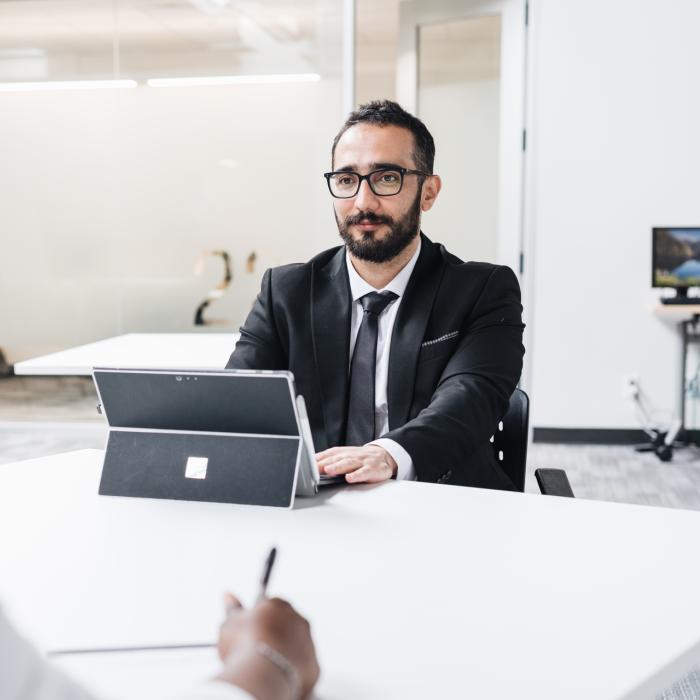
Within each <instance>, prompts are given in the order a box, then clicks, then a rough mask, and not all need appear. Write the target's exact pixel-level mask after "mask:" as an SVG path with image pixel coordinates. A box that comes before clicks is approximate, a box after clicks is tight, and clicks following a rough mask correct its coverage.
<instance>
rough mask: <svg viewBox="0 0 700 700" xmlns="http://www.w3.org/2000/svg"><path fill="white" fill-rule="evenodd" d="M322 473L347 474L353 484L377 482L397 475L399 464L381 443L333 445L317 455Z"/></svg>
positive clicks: (346, 478)
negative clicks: (354, 445)
mask: <svg viewBox="0 0 700 700" xmlns="http://www.w3.org/2000/svg"><path fill="white" fill-rule="evenodd" d="M316 463H317V464H318V470H319V472H321V474H327V475H328V476H338V475H340V474H345V480H346V481H347V482H349V483H351V484H359V483H362V482H366V483H370V484H376V483H377V482H379V481H386V480H387V479H391V478H392V477H393V476H396V472H397V470H398V466H397V464H396V461H395V460H394V458H393V457H392V456H391V455H390V454H389V453H388V452H387V451H386V450H385V449H384V448H383V447H379V445H363V446H362V447H331V448H330V449H328V450H324V451H323V452H319V453H318V454H317V455H316Z"/></svg>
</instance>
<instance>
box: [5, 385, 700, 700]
mask: <svg viewBox="0 0 700 700" xmlns="http://www.w3.org/2000/svg"><path fill="white" fill-rule="evenodd" d="M96 405H97V396H96V394H95V391H94V388H93V385H92V381H91V380H90V379H87V378H79V377H65V378H47V377H11V378H4V379H0V464H3V463H7V462H15V461H19V460H23V459H29V458H32V457H42V456H45V455H50V454H57V453H60V452H67V451H70V450H78V449H84V448H87V447H95V448H103V447H104V444H105V440H106V436H107V431H106V427H105V422H104V419H103V418H102V416H100V415H98V413H97V411H96ZM539 467H552V468H559V469H564V470H566V473H567V476H568V477H569V481H570V482H571V486H572V488H573V491H574V493H575V494H576V497H577V498H589V499H594V500H604V501H616V502H622V503H636V504H640V505H654V506H665V507H669V508H687V509H694V510H700V450H697V449H695V448H688V449H683V450H678V451H677V452H676V454H675V455H674V458H673V461H672V462H669V463H662V462H660V461H659V460H658V459H657V458H656V457H655V456H654V455H652V454H648V453H647V454H640V453H637V452H635V451H634V450H633V449H632V448H631V447H627V446H598V445H551V444H542V443H535V444H533V445H531V446H530V448H529V452H528V473H527V477H526V484H525V490H526V491H527V492H530V493H539V489H538V487H537V482H536V481H535V477H534V470H535V469H536V468H539ZM657 700H700V669H699V670H697V671H695V672H694V673H691V674H690V675H689V676H688V677H686V678H684V679H683V680H681V681H679V682H678V683H676V684H675V685H674V686H673V687H672V688H670V689H669V690H668V691H667V692H666V693H664V694H663V695H661V696H659V698H657Z"/></svg>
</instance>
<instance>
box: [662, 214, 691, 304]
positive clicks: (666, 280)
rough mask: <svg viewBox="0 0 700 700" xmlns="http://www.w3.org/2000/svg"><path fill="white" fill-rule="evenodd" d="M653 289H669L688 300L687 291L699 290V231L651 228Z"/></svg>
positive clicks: (678, 228) (676, 228)
mask: <svg viewBox="0 0 700 700" xmlns="http://www.w3.org/2000/svg"><path fill="white" fill-rule="evenodd" d="M651 264H652V280H651V286H652V287H669V288H671V289H675V290H676V296H677V297H678V298H679V299H681V298H687V296H688V288H689V287H700V228H681V227H671V226H669V227H666V228H654V229H653V232H652V263H651Z"/></svg>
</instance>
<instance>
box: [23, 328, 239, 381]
mask: <svg viewBox="0 0 700 700" xmlns="http://www.w3.org/2000/svg"><path fill="white" fill-rule="evenodd" d="M239 337H240V334H239V333H128V334H127V335H119V336H116V337H114V338H107V339H106V340H99V341H97V342H96V343H89V344H88V345H81V346H78V347H75V348H70V349H69V350H63V351H61V352H55V353H52V354H50V355H44V356H42V357H37V358H34V359H31V360H24V361H23V362H18V363H17V364H15V374H20V375H44V376H46V375H49V376H59V375H71V376H80V375H90V374H92V368H93V367H121V368H125V369H127V368H135V369H136V368H152V367H158V368H160V369H223V368H224V367H225V366H226V363H227V362H228V358H229V357H230V355H231V353H232V352H233V349H234V347H235V345H236V341H237V340H238V338H239Z"/></svg>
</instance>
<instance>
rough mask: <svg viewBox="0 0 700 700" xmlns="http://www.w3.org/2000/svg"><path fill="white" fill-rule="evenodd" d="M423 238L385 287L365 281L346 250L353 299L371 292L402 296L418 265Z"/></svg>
mask: <svg viewBox="0 0 700 700" xmlns="http://www.w3.org/2000/svg"><path fill="white" fill-rule="evenodd" d="M421 245H422V243H421V240H420V238H419V239H418V248H416V252H415V253H414V254H413V256H412V257H411V259H410V260H409V261H408V262H407V263H406V264H405V265H404V266H403V267H402V268H401V270H400V271H399V273H398V274H397V275H396V277H394V279H393V280H391V282H389V283H388V284H387V285H386V287H384V288H383V289H375V288H374V287H373V286H372V285H371V284H368V283H367V282H365V280H363V279H362V277H360V275H359V274H358V273H357V270H356V269H355V268H354V267H353V265H352V262H351V260H350V256H349V255H348V254H347V251H346V252H345V264H346V265H347V267H348V277H349V278H350V293H351V294H352V300H353V301H357V300H358V299H360V298H362V297H363V296H364V295H365V294H369V293H370V292H394V294H396V296H398V297H399V298H401V297H402V296H403V293H404V292H405V291H406V285H407V284H408V280H409V279H410V277H411V273H412V272H413V268H414V267H415V266H416V261H417V260H418V256H419V255H420V249H421Z"/></svg>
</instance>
